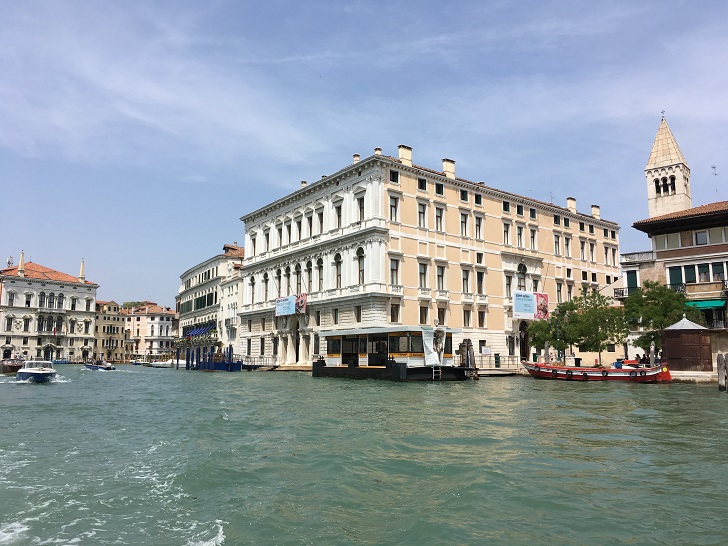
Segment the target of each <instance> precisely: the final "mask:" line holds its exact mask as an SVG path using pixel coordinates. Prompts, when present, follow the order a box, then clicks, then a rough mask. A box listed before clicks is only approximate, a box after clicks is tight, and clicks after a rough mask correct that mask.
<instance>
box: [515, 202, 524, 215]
mask: <svg viewBox="0 0 728 546" xmlns="http://www.w3.org/2000/svg"><path fill="white" fill-rule="evenodd" d="M516 214H517V215H518V216H523V205H516Z"/></svg>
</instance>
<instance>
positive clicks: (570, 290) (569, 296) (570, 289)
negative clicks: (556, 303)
mask: <svg viewBox="0 0 728 546" xmlns="http://www.w3.org/2000/svg"><path fill="white" fill-rule="evenodd" d="M573 296H574V287H573V286H571V285H570V284H567V285H566V299H567V300H568V301H571V300H572V298H573Z"/></svg>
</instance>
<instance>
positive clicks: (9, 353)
mask: <svg viewBox="0 0 728 546" xmlns="http://www.w3.org/2000/svg"><path fill="white" fill-rule="evenodd" d="M12 355H13V352H12V350H10V349H5V350H4V351H3V358H12Z"/></svg>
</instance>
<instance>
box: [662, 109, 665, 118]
mask: <svg viewBox="0 0 728 546" xmlns="http://www.w3.org/2000/svg"><path fill="white" fill-rule="evenodd" d="M662 119H665V111H664V110H663V111H662Z"/></svg>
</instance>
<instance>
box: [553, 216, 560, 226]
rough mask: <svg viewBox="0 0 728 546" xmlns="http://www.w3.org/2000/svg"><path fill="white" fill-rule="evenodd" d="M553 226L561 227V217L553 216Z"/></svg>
mask: <svg viewBox="0 0 728 546" xmlns="http://www.w3.org/2000/svg"><path fill="white" fill-rule="evenodd" d="M554 225H555V226H560V225H561V216H559V215H558V214H554Z"/></svg>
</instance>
